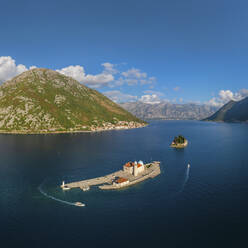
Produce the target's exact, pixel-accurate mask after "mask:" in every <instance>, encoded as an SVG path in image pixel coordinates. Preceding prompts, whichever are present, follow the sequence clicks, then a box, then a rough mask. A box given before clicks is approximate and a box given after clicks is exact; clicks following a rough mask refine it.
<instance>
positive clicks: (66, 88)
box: [0, 69, 144, 133]
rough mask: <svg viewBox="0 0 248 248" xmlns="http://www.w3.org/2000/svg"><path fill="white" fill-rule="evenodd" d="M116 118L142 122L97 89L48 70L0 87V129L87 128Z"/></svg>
mask: <svg viewBox="0 0 248 248" xmlns="http://www.w3.org/2000/svg"><path fill="white" fill-rule="evenodd" d="M119 121H125V122H127V123H124V124H125V125H127V124H128V122H134V123H135V124H133V125H136V124H137V125H138V124H144V122H143V121H141V120H140V119H138V118H136V117H134V116H133V115H132V114H130V113H129V112H127V111H126V110H124V109H123V108H121V107H120V106H119V105H117V104H116V103H114V102H112V101H111V100H110V99H108V98H107V97H105V96H104V95H102V94H101V93H99V92H98V91H96V90H93V89H90V88H88V87H86V86H84V85H82V84H80V83H79V82H77V81H76V80H74V79H72V78H70V77H67V76H64V75H62V74H60V73H58V72H55V71H52V70H49V69H33V70H30V71H27V72H24V73H22V74H20V75H19V76H17V77H15V78H13V79H12V80H10V81H7V82H5V83H4V84H2V85H1V86H0V132H13V133H46V132H48V133H49V132H58V131H65V132H67V131H68V132H69V131H71V132H72V131H84V130H85V131H87V130H92V128H94V129H95V128H96V127H101V126H104V125H105V126H106V125H109V126H111V124H112V125H119ZM124 124H123V125H124Z"/></svg>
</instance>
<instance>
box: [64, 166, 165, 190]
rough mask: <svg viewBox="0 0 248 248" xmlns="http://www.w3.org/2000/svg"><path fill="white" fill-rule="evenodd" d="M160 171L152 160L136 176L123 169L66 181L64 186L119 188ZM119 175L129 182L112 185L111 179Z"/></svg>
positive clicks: (155, 174)
mask: <svg viewBox="0 0 248 248" xmlns="http://www.w3.org/2000/svg"><path fill="white" fill-rule="evenodd" d="M160 173H161V171H160V162H158V161H154V162H152V163H148V164H145V170H144V172H142V173H141V174H139V175H138V176H134V175H131V174H128V173H127V172H124V171H123V170H119V171H116V172H114V173H111V174H108V175H106V176H102V177H97V178H92V179H88V180H82V181H77V182H72V183H66V184H65V185H64V186H66V187H68V188H70V189H72V188H81V189H85V188H88V187H91V186H97V185H99V186H98V187H99V188H100V189H102V190H107V189H119V188H122V187H128V186H131V185H134V184H136V183H139V182H141V181H144V180H146V179H149V178H154V177H156V176H158V175H159V174H160ZM119 177H121V178H126V179H128V180H129V183H128V184H127V185H125V186H120V185H114V184H113V181H114V180H115V179H116V178H119Z"/></svg>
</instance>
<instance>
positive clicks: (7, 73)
mask: <svg viewBox="0 0 248 248" xmlns="http://www.w3.org/2000/svg"><path fill="white" fill-rule="evenodd" d="M31 67H33V66H31ZM31 67H30V68H31ZM27 70H28V68H27V67H26V66H25V65H22V64H19V65H16V62H15V60H14V59H13V58H11V57H10V56H2V57H0V83H2V82H4V81H6V80H9V79H11V78H13V77H15V76H17V75H18V74H20V73H22V72H24V71H27Z"/></svg>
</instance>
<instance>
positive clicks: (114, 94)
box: [103, 90, 138, 103]
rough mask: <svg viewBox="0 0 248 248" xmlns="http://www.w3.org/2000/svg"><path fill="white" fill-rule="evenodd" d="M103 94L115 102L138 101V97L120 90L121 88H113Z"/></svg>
mask: <svg viewBox="0 0 248 248" xmlns="http://www.w3.org/2000/svg"><path fill="white" fill-rule="evenodd" d="M103 94H104V95H105V96H107V97H109V98H110V99H111V100H112V101H114V102H118V103H120V102H135V101H137V99H138V97H137V96H133V95H129V94H124V93H122V92H120V91H119V90H112V91H106V92H103Z"/></svg>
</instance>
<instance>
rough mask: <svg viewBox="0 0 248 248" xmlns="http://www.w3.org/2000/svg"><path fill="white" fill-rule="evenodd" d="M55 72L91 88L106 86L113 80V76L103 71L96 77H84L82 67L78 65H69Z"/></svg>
mask: <svg viewBox="0 0 248 248" xmlns="http://www.w3.org/2000/svg"><path fill="white" fill-rule="evenodd" d="M105 68H106V67H105ZM57 71H58V72H60V73H61V74H64V75H66V76H69V77H72V78H74V79H76V80H77V81H79V82H80V83H83V84H87V85H89V86H91V87H93V88H99V87H101V86H107V85H108V84H109V83H110V82H112V81H113V80H114V76H113V75H112V74H110V73H107V72H106V71H103V72H102V73H100V74H96V75H91V74H87V75H86V74H85V71H84V67H83V66H80V65H70V66H68V67H65V68H62V69H60V70H57Z"/></svg>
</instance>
